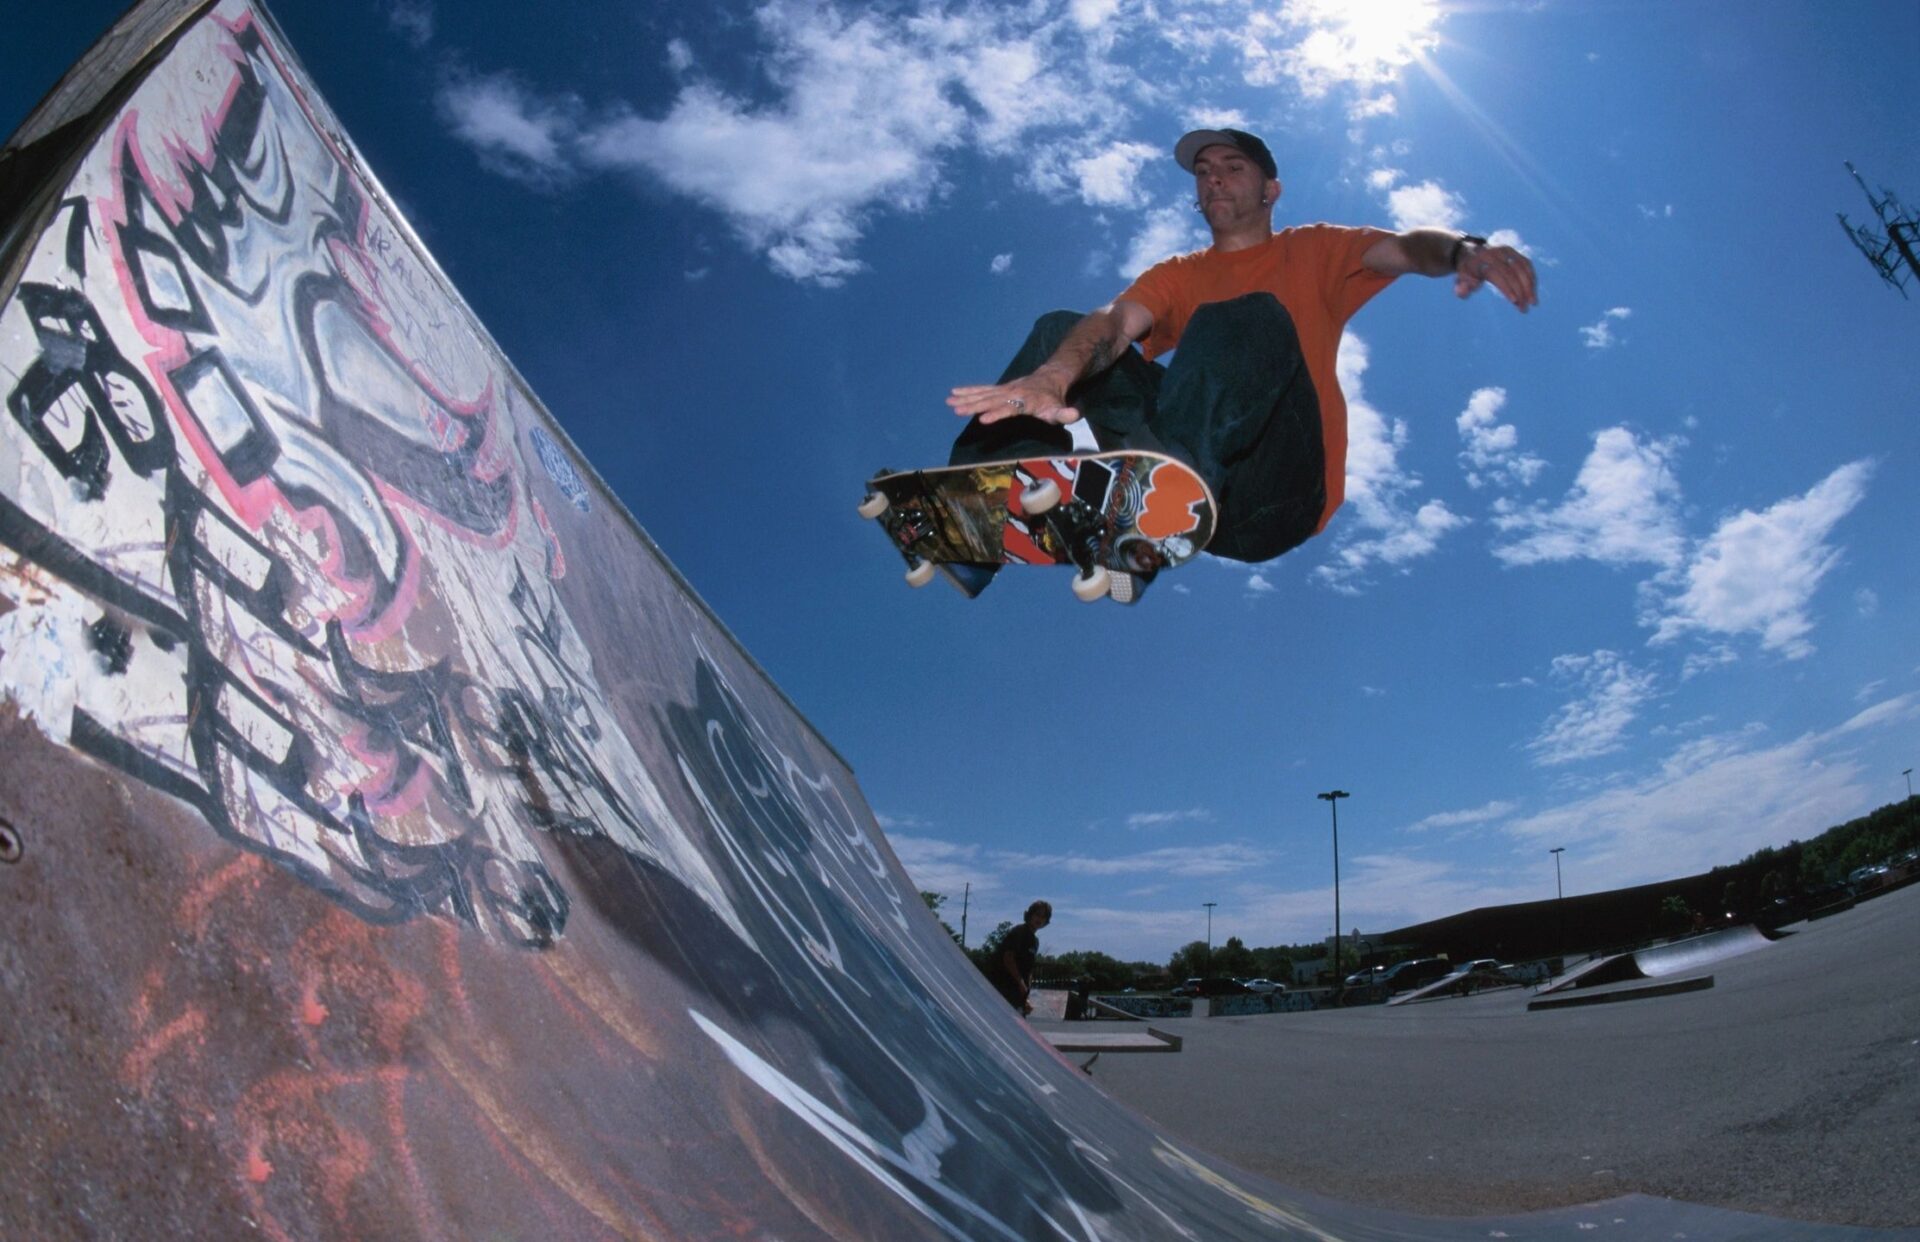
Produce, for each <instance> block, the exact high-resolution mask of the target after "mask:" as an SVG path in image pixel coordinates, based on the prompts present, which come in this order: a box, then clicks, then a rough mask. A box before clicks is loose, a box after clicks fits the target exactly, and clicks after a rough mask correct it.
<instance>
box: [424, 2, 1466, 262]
mask: <svg viewBox="0 0 1920 1242" xmlns="http://www.w3.org/2000/svg"><path fill="white" fill-rule="evenodd" d="M391 2H392V3H395V4H398V5H399V6H400V8H396V9H392V10H390V12H396V13H397V12H399V11H401V10H402V9H404V8H406V6H408V5H410V4H414V3H415V0H391ZM419 4H420V6H421V7H424V0H419ZM1128 7H1129V6H1127V5H1126V4H1124V3H1122V2H1121V0H1071V2H1070V4H1069V5H1068V6H1067V7H1066V8H1065V9H1064V11H1063V10H1062V8H1061V7H1060V6H1041V5H1021V6H1012V5H1008V6H991V5H970V6H964V7H954V6H941V5H938V4H936V3H933V0H910V2H909V4H907V5H904V6H884V7H883V6H857V5H853V4H850V3H846V2H845V0H840V2H838V3H836V2H835V0H765V2H763V3H761V4H760V5H759V6H758V7H757V8H755V9H754V10H753V29H754V31H755V33H756V34H757V44H756V45H755V46H753V47H751V48H750V49H749V50H750V51H751V55H749V56H746V57H743V58H734V57H714V58H703V57H702V56H701V55H700V54H699V49H698V48H697V47H696V46H694V44H693V43H691V42H690V41H689V40H688V39H686V38H684V37H683V38H675V39H672V40H669V41H668V42H667V43H666V44H665V45H664V48H663V52H662V54H663V56H664V58H665V60H666V63H667V64H668V66H669V67H670V68H671V69H672V71H673V72H674V75H675V77H676V78H677V79H678V81H679V86H678V88H677V91H676V93H675V95H674V96H673V97H672V98H671V99H670V100H667V101H664V102H663V103H658V104H654V103H649V104H644V105H639V104H624V103H621V102H618V101H601V102H598V103H595V104H593V105H591V106H589V105H586V104H583V103H582V102H581V101H580V100H578V99H576V98H574V97H572V96H570V95H566V94H552V95H543V94H542V93H540V92H539V91H536V90H532V89H529V88H527V87H524V86H522V85H520V84H519V83H517V82H515V81H513V80H512V79H509V78H506V77H503V76H492V77H485V76H483V77H478V78H473V79H468V80H464V81H460V82H455V83H451V84H449V85H448V86H446V87H444V88H443V90H442V92H441V101H440V102H441V107H442V110H443V112H444V113H445V114H446V115H447V118H448V121H449V123H450V126H451V128H452V129H453V131H454V132H455V133H456V134H457V135H458V136H459V137H460V138H461V140H462V141H464V142H466V143H467V144H469V145H470V146H472V147H473V148H474V149H475V150H476V151H477V152H478V153H479V154H480V157H481V159H482V160H483V162H484V163H485V165H486V166H487V167H488V168H490V169H493V170H495V171H498V172H501V173H504V174H507V175H511V176H515V177H518V178H521V179H523V180H526V181H528V182H530V183H534V184H537V185H542V186H547V187H551V186H556V185H562V184H566V183H568V182H570V181H572V180H574V179H576V178H578V177H580V176H582V175H585V174H591V173H613V174H618V175H625V176H629V177H632V178H634V179H636V180H638V181H641V182H644V183H645V184H647V185H649V186H653V187H660V188H664V189H666V190H667V191H669V192H671V193H673V194H674V195H677V196H679V197H681V198H683V199H685V200H687V201H689V202H691V203H694V204H696V205H698V206H700V207H702V208H704V209H706V210H708V211H710V212H712V213H714V214H715V215H716V216H717V217H718V218H719V219H720V220H721V221H722V222H724V224H725V225H726V226H727V227H729V228H730V229H731V230H732V232H733V234H734V235H735V236H736V237H737V238H738V239H739V240H740V241H741V242H742V243H743V244H744V245H745V246H746V247H747V248H748V249H750V250H751V251H753V252H754V253H756V254H759V255H761V256H762V257H764V258H765V259H766V260H767V261H768V263H769V264H770V265H771V266H772V267H773V268H774V269H775V270H776V271H778V272H780V273H782V274H783V275H786V276H788V277H791V278H793V279H795V280H800V281H806V282H811V283H816V284H821V285H829V286H831V285H835V284H839V283H842V282H844V281H845V280H846V279H847V278H849V277H850V276H852V275H854V274H855V273H858V272H860V271H862V270H863V269H864V263H863V262H862V259H861V257H860V251H861V245H862V241H863V239H864V237H865V234H866V232H867V230H868V229H869V228H870V227H871V226H872V224H873V223H874V222H875V221H876V220H877V219H879V218H880V217H882V216H886V215H897V214H912V213H916V212H920V211H925V210H928V209H929V208H931V207H932V206H933V205H935V204H937V203H939V202H941V201H942V200H943V199H944V198H945V197H946V196H947V194H948V193H950V191H951V188H952V184H953V176H952V170H953V168H954V164H955V161H956V160H958V159H959V158H960V157H961V156H962V155H963V154H966V153H977V154H984V155H987V156H992V157H1000V158H1005V159H1009V160H1017V161H1020V165H1021V168H1022V169H1023V170H1024V171H1023V173H1016V174H1014V176H1013V177H1012V178H1011V179H1012V180H1014V181H1016V182H1021V183H1024V184H1027V185H1030V186H1035V187H1040V188H1043V189H1047V190H1048V191H1049V192H1056V193H1057V192H1066V191H1070V192H1072V193H1074V194H1075V195H1077V196H1078V197H1079V198H1080V199H1081V200H1082V201H1084V202H1086V203H1088V204H1091V205H1093V206H1096V207H1101V208H1106V209H1114V208H1118V209H1123V210H1127V211H1134V210H1138V209H1140V208H1141V207H1142V206H1143V204H1144V203H1145V202H1146V191H1145V190H1144V189H1143V188H1142V186H1141V185H1140V180H1141V170H1142V167H1143V166H1144V164H1145V162H1146V161H1148V160H1150V159H1160V158H1163V157H1164V155H1165V151H1164V136H1163V135H1162V136H1156V137H1155V139H1154V140H1152V141H1151V142H1149V143H1141V142H1136V141H1119V140H1117V134H1118V133H1119V132H1120V130H1121V128H1122V127H1123V126H1124V125H1126V124H1127V123H1128V122H1129V121H1130V120H1131V119H1132V117H1133V116H1134V114H1135V111H1136V109H1137V107H1138V106H1139V104H1140V103H1141V102H1142V101H1149V102H1153V103H1156V104H1158V103H1163V102H1165V101H1166V99H1167V98H1169V97H1170V95H1171V89H1172V88H1170V87H1167V86H1162V85H1159V84H1158V82H1159V79H1158V78H1156V77H1154V76H1152V75H1144V74H1143V72H1142V71H1141V68H1140V64H1141V62H1142V60H1143V58H1144V59H1157V58H1164V57H1166V56H1167V55H1168V54H1169V52H1171V54H1172V55H1174V56H1186V57H1189V58H1191V59H1192V60H1193V61H1194V62H1196V65H1197V62H1198V61H1200V60H1204V59H1206V58H1207V57H1210V56H1212V55H1214V54H1215V53H1218V52H1223V51H1224V52H1226V53H1227V54H1230V55H1232V54H1237V55H1238V56H1239V57H1240V59H1241V61H1242V64H1243V68H1244V72H1245V73H1246V75H1247V76H1248V77H1249V78H1250V79H1254V80H1259V81H1265V82H1271V83H1284V84H1286V85H1288V86H1289V87H1291V88H1292V91H1293V92H1295V93H1297V94H1298V95H1300V96H1304V97H1305V98H1306V99H1308V100H1317V99H1321V98H1325V97H1327V96H1329V95H1332V94H1334V93H1335V92H1342V93H1348V94H1350V103H1349V109H1348V110H1349V112H1350V114H1351V115H1353V116H1367V115H1377V114H1379V113H1382V112H1384V111H1387V110H1390V109H1391V108H1392V106H1393V96H1392V94H1391V90H1390V87H1391V85H1392V83H1393V81H1394V80H1395V77H1396V75H1397V74H1398V73H1399V72H1400V70H1401V69H1402V68H1404V66H1405V65H1406V64H1407V63H1410V60H1411V58H1412V56H1413V55H1414V53H1415V51H1416V50H1418V49H1421V48H1425V47H1428V46H1431V45H1432V44H1433V42H1434V39H1435V36H1434V30H1435V28H1436V26H1437V24H1438V22H1439V16H1440V15H1439V9H1438V6H1437V5H1436V4H1434V3H1432V0H1397V2H1391V3H1383V4H1373V5H1369V6H1366V10H1365V11H1364V13H1363V12H1362V10H1361V9H1360V8H1358V7H1356V6H1352V5H1347V4H1334V3H1329V2H1328V0H1287V2H1286V3H1283V4H1282V5H1280V6H1279V8H1278V9H1275V8H1273V7H1272V6H1271V5H1269V4H1266V3H1264V2H1260V3H1255V2H1254V0H1223V2H1221V3H1205V4H1198V3H1194V4H1187V3H1181V4H1176V5H1175V6H1174V7H1172V8H1165V9H1160V10H1157V11H1154V12H1151V13H1148V14H1142V15H1140V17H1139V18H1138V19H1136V18H1135V17H1134V15H1133V14H1132V13H1130V12H1128V11H1127V10H1128ZM429 11H430V10H429ZM1149 19H1151V20H1149ZM736 63H737V64H740V65H743V66H745V67H744V68H739V69H734V70H731V76H729V71H728V70H726V69H725V68H723V67H724V66H729V65H734V64H736ZM1179 73H1180V70H1179V68H1178V67H1176V68H1175V69H1174V70H1173V72H1172V74H1171V76H1172V77H1174V78H1178V76H1179ZM1167 76H1169V75H1168V74H1166V73H1164V72H1163V73H1161V74H1160V77H1167ZM1192 112H1193V114H1194V115H1195V116H1196V117H1197V118H1199V120H1198V123H1203V124H1205V123H1212V124H1219V123H1226V122H1238V123H1239V124H1242V125H1245V124H1247V120H1246V118H1244V117H1242V116H1240V115H1239V114H1237V113H1231V112H1229V111H1227V110H1223V109H1220V108H1209V107H1205V106H1201V107H1197V108H1194V109H1192ZM1050 146H1051V147H1053V148H1058V149H1059V151H1060V157H1059V158H1060V160H1061V161H1062V163H1061V165H1060V167H1059V169H1057V170H1056V169H1049V168H1040V169H1036V168H1035V167H1034V165H1035V163H1036V161H1035V158H1034V157H1035V153H1036V152H1045V151H1047V150H1048V149H1049V147H1050ZM969 172H970V175H971V173H972V170H969ZM1423 196H1424V197H1423ZM1401 197H1402V199H1403V200H1405V202H1406V204H1407V210H1409V211H1413V212H1415V213H1416V214H1420V215H1423V216H1427V217H1429V218H1430V219H1429V222H1444V221H1445V220H1446V219H1449V218H1452V217H1453V216H1455V215H1457V214H1458V212H1459V207H1458V202H1457V199H1454V198H1453V197H1452V196H1450V195H1448V194H1447V193H1446V192H1445V191H1442V190H1440V189H1439V188H1438V186H1437V185H1435V184H1434V183H1427V185H1426V186H1424V187H1407V188H1406V189H1405V190H1404V191H1402V192H1401ZM1436 211H1437V214H1435V213H1436ZM1170 232H1171V233H1174V234H1176V235H1177V237H1176V240H1174V243H1173V244H1172V245H1164V246H1163V245H1159V244H1153V245H1147V244H1145V243H1146V241H1147V239H1149V238H1160V237H1161V236H1162V235H1165V234H1167V233H1170ZM1189 232H1190V230H1189V229H1186V228H1181V229H1169V227H1168V225H1167V223H1166V221H1165V220H1164V218H1162V217H1161V216H1160V214H1159V213H1154V215H1153V217H1152V218H1150V219H1149V221H1148V222H1147V225H1146V230H1145V231H1144V232H1143V233H1142V234H1141V237H1140V239H1137V241H1136V246H1135V250H1134V253H1132V254H1130V255H1129V257H1128V258H1127V260H1126V261H1125V264H1124V266H1126V267H1127V269H1128V270H1127V272H1126V273H1125V274H1128V275H1131V274H1133V273H1135V272H1138V271H1139V270H1141V269H1142V268H1144V267H1145V266H1146V264H1147V263H1148V262H1150V261H1152V260H1157V259H1160V258H1163V257H1165V256H1166V255H1167V254H1170V253H1174V252H1175V251H1177V250H1180V249H1191V248H1193V246H1190V245H1186V244H1185V243H1186V240H1187V234H1188V233H1189ZM1149 255H1150V256H1151V257H1150V258H1149V257H1148V256H1149Z"/></svg>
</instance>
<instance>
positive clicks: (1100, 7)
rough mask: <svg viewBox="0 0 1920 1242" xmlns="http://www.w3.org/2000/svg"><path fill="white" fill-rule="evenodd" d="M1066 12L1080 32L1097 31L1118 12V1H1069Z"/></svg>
mask: <svg viewBox="0 0 1920 1242" xmlns="http://www.w3.org/2000/svg"><path fill="white" fill-rule="evenodd" d="M1067 12H1068V14H1069V15H1070V16H1071V17H1072V18H1073V24H1074V25H1076V26H1078V27H1080V28H1081V29H1082V30H1098V29H1099V28H1101V27H1102V26H1104V25H1106V24H1107V23H1108V22H1110V21H1112V20H1113V19H1114V17H1115V15H1116V14H1118V13H1119V12H1120V0H1071V3H1069V4H1068V5H1067Z"/></svg>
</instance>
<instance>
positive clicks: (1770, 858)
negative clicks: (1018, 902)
mask: <svg viewBox="0 0 1920 1242" xmlns="http://www.w3.org/2000/svg"><path fill="white" fill-rule="evenodd" d="M1915 848H1920V797H1915V798H1909V799H1906V800H1905V801H1902V802H1896V803H1892V804H1890V805H1888V806H1883V807H1881V808H1880V809H1879V810H1877V811H1874V812H1872V813H1870V814H1867V815H1863V816H1861V817H1860V818H1858V819H1853V820H1848V821H1847V822H1846V823H1844V824H1837V825H1835V826H1834V827H1832V828H1829V829H1827V830H1826V831H1825V832H1823V833H1821V834H1820V835H1819V836H1817V837H1814V838H1813V839H1812V840H1809V841H1790V842H1788V843H1787V844H1786V845H1783V846H1778V847H1775V846H1767V847H1765V848H1763V849H1759V850H1755V851H1754V852H1753V853H1751V854H1749V855H1747V857H1745V858H1743V859H1741V860H1740V861H1739V862H1737V863H1731V864H1728V865H1725V866H1721V867H1715V868H1714V869H1713V870H1712V871H1711V872H1709V873H1708V874H1709V876H1710V877H1711V879H1712V881H1713V884H1714V886H1715V887H1717V890H1718V891H1717V892H1708V893H1706V894H1704V895H1703V894H1701V893H1700V892H1699V891H1698V890H1697V889H1696V890H1695V893H1694V900H1693V901H1692V902H1689V901H1688V900H1687V899H1686V896H1684V895H1682V894H1678V893H1675V894H1670V895H1668V896H1666V897H1664V898H1662V899H1660V901H1659V903H1658V906H1657V909H1656V910H1655V911H1650V913H1651V914H1652V915H1653V917H1654V918H1655V919H1656V920H1657V923H1656V925H1655V926H1652V927H1649V928H1648V929H1647V930H1648V932H1649V933H1654V932H1658V933H1660V934H1675V933H1678V932H1682V931H1685V930H1687V928H1688V927H1689V926H1690V925H1693V926H1697V925H1698V921H1699V916H1700V915H1704V914H1706V913H1707V910H1705V909H1702V908H1701V907H1712V906H1714V905H1717V906H1718V907H1719V909H1718V911H1716V912H1714V913H1715V914H1716V915H1718V916H1733V917H1737V918H1746V917H1751V916H1753V915H1755V914H1757V913H1759V912H1760V911H1761V910H1762V909H1763V908H1764V907H1766V906H1768V905H1769V904H1771V903H1772V902H1773V901H1774V899H1775V898H1779V897H1787V898H1793V897H1797V896H1800V895H1803V894H1808V893H1816V892H1819V891H1820V890H1822V889H1825V888H1828V887H1830V886H1832V885H1835V884H1838V883H1840V882H1841V881H1844V880H1845V879H1846V878H1847V876H1848V874H1849V873H1851V872H1853V871H1854V870H1856V869H1857V868H1860V867H1864V866H1867V865H1869V864H1871V863H1878V862H1885V861H1887V860H1889V859H1893V858H1897V857H1899V856H1900V855H1901V854H1904V853H1906V852H1907V851H1909V850H1913V849H1915ZM1716 897H1717V898H1718V900H1717V902H1716V901H1715V900H1714V899H1715V898H1716ZM920 898H921V900H922V901H924V902H925V903H926V905H927V909H929V910H931V911H932V912H933V914H934V917H935V918H939V916H940V908H941V907H942V906H943V905H945V904H946V900H947V899H946V897H945V896H944V895H943V894H940V893H934V892H925V891H923V892H922V893H921V894H920ZM940 926H941V927H943V928H945V930H946V932H947V934H948V935H949V936H951V937H953V940H954V943H956V944H958V943H959V942H960V935H959V933H958V932H956V931H954V930H953V928H952V927H951V926H949V925H948V924H947V922H946V920H945V919H941V920H940ZM1013 926H1014V925H1013V924H1012V923H1010V922H1002V923H1001V924H999V925H998V926H997V927H995V928H994V929H993V930H992V931H990V932H988V933H987V934H986V935H985V936H984V937H982V938H981V940H980V942H979V944H977V945H973V946H970V947H969V946H962V947H964V948H966V951H967V956H968V957H969V958H971V959H972V960H973V962H974V964H975V965H976V966H979V967H980V968H981V969H982V970H984V969H986V967H987V964H988V963H989V962H991V961H992V960H993V957H994V955H995V954H996V953H998V952H999V950H1000V942H1001V941H1002V940H1004V939H1005V938H1006V935H1007V933H1008V932H1010V931H1012V930H1013ZM1044 947H1045V944H1044V942H1043V943H1042V948H1043V949H1044ZM1342 950H1343V951H1342V954H1341V962H1340V964H1339V973H1340V974H1341V975H1342V976H1344V974H1345V973H1346V972H1348V971H1351V970H1354V969H1356V968H1357V967H1358V966H1359V965H1360V962H1359V960H1358V958H1357V957H1356V956H1355V954H1354V951H1353V949H1352V947H1351V946H1343V947H1342ZM1326 956H1327V947H1326V946H1325V945H1324V944H1292V945H1272V946H1268V947H1266V948H1251V947H1249V946H1248V945H1246V944H1245V943H1243V942H1242V941H1241V939H1240V938H1239V937H1238V936H1229V937H1227V939H1226V941H1225V943H1223V944H1217V945H1214V946H1213V947H1212V949H1211V950H1209V949H1208V947H1207V943H1206V941H1204V940H1194V941H1190V942H1188V943H1187V944H1184V945H1182V946H1180V947H1179V948H1178V949H1176V950H1174V952H1173V956H1171V957H1170V958H1168V959H1167V961H1166V964H1165V965H1160V964H1157V963H1154V962H1141V961H1135V962H1123V961H1121V960H1119V959H1118V958H1115V957H1111V956H1109V955H1107V954H1105V953H1101V952H1098V951H1097V950H1091V949H1076V950H1074V951H1072V952H1069V953H1058V954H1049V953H1044V952H1043V953H1042V954H1041V957H1040V962H1039V967H1038V974H1039V977H1040V979H1042V980H1044V981H1047V982H1066V981H1069V980H1073V979H1082V978H1084V979H1090V980H1091V981H1092V986H1093V987H1094V988H1095V989H1096V990H1105V991H1118V990H1120V989H1122V988H1130V987H1133V988H1141V989H1147V988H1156V987H1163V986H1168V985H1170V984H1174V983H1178V982H1180V981H1181V980H1183V979H1190V978H1195V977H1213V976H1228V977H1231V978H1236V979H1250V978H1254V977H1256V976H1265V977H1266V978H1269V979H1274V980H1277V981H1279V982H1282V983H1290V982H1292V979H1293V964H1294V963H1295V962H1298V961H1320V962H1323V961H1324V959H1325V958H1326ZM1323 973H1324V972H1323Z"/></svg>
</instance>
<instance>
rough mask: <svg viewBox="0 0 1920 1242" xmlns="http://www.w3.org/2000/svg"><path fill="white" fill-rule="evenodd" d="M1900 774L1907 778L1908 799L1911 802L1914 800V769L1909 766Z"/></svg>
mask: <svg viewBox="0 0 1920 1242" xmlns="http://www.w3.org/2000/svg"><path fill="white" fill-rule="evenodd" d="M1900 775H1902V776H1904V777H1906V778H1907V801H1909V802H1911V801H1913V769H1912V768H1908V769H1907V770H1905V771H1904V772H1902V773H1900Z"/></svg>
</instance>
